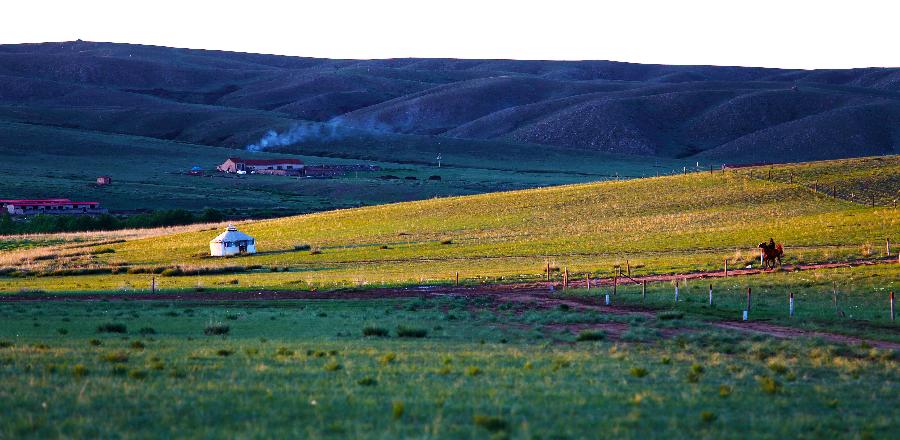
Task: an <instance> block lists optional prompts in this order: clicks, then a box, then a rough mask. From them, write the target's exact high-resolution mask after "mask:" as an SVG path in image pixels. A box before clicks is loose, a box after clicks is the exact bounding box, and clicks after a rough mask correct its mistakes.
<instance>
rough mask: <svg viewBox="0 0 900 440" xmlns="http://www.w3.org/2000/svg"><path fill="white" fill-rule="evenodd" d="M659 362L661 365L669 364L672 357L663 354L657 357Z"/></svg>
mask: <svg viewBox="0 0 900 440" xmlns="http://www.w3.org/2000/svg"><path fill="white" fill-rule="evenodd" d="M659 363H661V364H663V365H669V364H671V363H672V358H670V357H668V356H663V357H661V358H660V359H659Z"/></svg>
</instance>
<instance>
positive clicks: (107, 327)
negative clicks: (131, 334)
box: [97, 322, 128, 333]
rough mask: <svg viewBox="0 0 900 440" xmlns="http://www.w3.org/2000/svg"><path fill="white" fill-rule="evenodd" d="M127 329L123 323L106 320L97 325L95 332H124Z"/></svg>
mask: <svg viewBox="0 0 900 440" xmlns="http://www.w3.org/2000/svg"><path fill="white" fill-rule="evenodd" d="M127 331H128V327H126V326H125V324H119V323H113V322H107V323H106V324H100V325H99V326H97V333H125V332H127Z"/></svg>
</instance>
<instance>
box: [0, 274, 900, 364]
mask: <svg viewBox="0 0 900 440" xmlns="http://www.w3.org/2000/svg"><path fill="white" fill-rule="evenodd" d="M874 264H896V260H894V259H892V260H860V261H854V262H846V263H821V264H810V265H785V266H784V267H783V268H782V269H783V270H786V271H798V270H813V269H830V268H839V267H852V266H861V265H874ZM762 272H763V271H762V270H760V269H734V270H729V271H728V276H729V277H732V276H747V275H755V274H759V273H762ZM724 276H725V273H724V271H712V272H693V273H687V274H677V275H649V276H642V277H634V278H626V279H625V280H624V281H626V282H632V283H640V282H647V283H655V282H670V281H672V280H676V279H677V280H684V279H690V280H693V279H701V278H721V277H724ZM620 280H621V278H620ZM613 282H614V281H613V279H611V278H604V279H597V280H592V281H591V286H592V287H596V286H611V285H612V284H613ZM585 283H586V280H580V281H577V282H576V281H572V282H570V283H569V285H570V287H573V288H576V287H584V286H585ZM561 287H562V286H561V285H560V283H558V282H551V283H546V282H543V283H519V284H488V285H479V286H460V287H452V286H418V287H409V288H385V289H361V290H336V291H323V292H316V291H275V290H263V291H233V292H216V291H213V292H180V293H157V294H148V293H100V294H58V295H56V294H14V295H0V302H44V301H215V302H220V301H256V300H269V301H271V300H324V299H331V300H335V299H340V300H371V299H394V298H411V297H423V298H427V297H439V296H444V297H446V296H465V297H485V296H489V297H492V298H493V299H494V300H496V301H503V302H523V303H529V304H537V305H539V306H541V307H546V308H552V307H558V306H559V305H563V304H564V305H567V306H569V307H570V308H573V309H580V310H594V311H598V312H603V313H611V314H618V315H634V316H644V317H648V318H652V317H654V316H656V312H655V311H653V310H650V309H643V308H640V307H636V306H622V305H616V306H612V305H610V306H607V305H603V304H600V302H599V301H598V300H597V299H593V298H572V297H569V298H563V297H560V296H558V295H555V294H554V292H557V291H558V290H559V289H560V288H561ZM711 325H712V326H714V327H717V328H721V329H726V330H734V331H742V332H748V333H757V334H765V335H769V336H773V337H776V338H785V339H787V338H797V337H808V338H821V339H823V340H826V341H829V342H837V343H847V344H862V343H867V344H869V345H871V346H873V347H877V348H885V349H893V350H900V343H896V342H890V341H879V340H870V339H862V338H857V337H853V336H846V335H841V334H837V333H828V332H818V331H808V330H802V329H798V328H794V327H785V326H779V325H774V324H769V323H765V322H758V321H723V322H714V323H711Z"/></svg>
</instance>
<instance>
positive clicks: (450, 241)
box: [441, 238, 453, 244]
mask: <svg viewBox="0 0 900 440" xmlns="http://www.w3.org/2000/svg"><path fill="white" fill-rule="evenodd" d="M441 244H453V240H450V239H449V238H448V239H446V240H441Z"/></svg>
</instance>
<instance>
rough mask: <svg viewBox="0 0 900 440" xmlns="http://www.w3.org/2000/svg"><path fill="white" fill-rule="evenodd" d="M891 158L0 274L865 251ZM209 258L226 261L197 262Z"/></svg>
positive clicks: (427, 206)
mask: <svg viewBox="0 0 900 440" xmlns="http://www.w3.org/2000/svg"><path fill="white" fill-rule="evenodd" d="M898 169H900V158H898V157H896V156H891V157H884V158H871V159H857V160H847V161H839V162H820V163H813V164H807V165H799V166H785V167H776V168H774V169H773V171H772V172H773V173H774V174H772V175H773V176H781V178H783V179H785V180H786V179H789V178H788V177H784V176H785V175H789V174H790V173H795V176H796V177H795V178H793V179H792V180H791V182H786V181H785V182H780V181H777V180H775V177H773V178H772V180H767V178H768V177H769V174H768V173H769V168H763V169H755V170H751V169H739V170H731V171H728V172H722V171H717V172H715V173H706V172H702V173H692V174H686V175H677V176H666V177H658V178H647V179H638V180H632V181H618V182H603V183H591V184H580V185H569V186H561V187H551V188H542V189H533V190H525V191H512V192H505V193H494V194H485V195H479V196H470V197H451V198H442V199H432V200H426V201H419V202H410V203H402V204H393V205H385V206H377V207H368V208H361V209H350V210H341V211H334V212H328V213H319V214H312V215H306V216H299V217H287V218H282V219H276V220H268V221H259V222H250V223H245V224H241V225H240V228H241V229H242V230H243V231H245V232H247V233H249V234H251V235H253V236H254V237H256V239H257V241H258V249H259V251H260V253H259V254H256V255H252V256H245V257H238V258H227V259H214V258H210V257H208V256H207V254H208V242H209V240H210V239H211V238H212V237H214V236H215V235H216V234H218V232H219V228H220V227H213V228H209V227H205V228H204V227H198V228H197V229H200V230H194V231H192V232H182V233H177V234H165V233H162V235H159V233H153V232H150V234H151V235H153V236H152V237H148V238H145V239H129V240H128V241H126V242H124V243H112V244H109V245H104V246H97V247H95V248H94V250H100V251H101V252H97V253H94V254H92V253H90V252H86V251H85V249H83V248H77V249H74V250H73V249H67V248H66V247H65V246H63V247H60V248H56V249H52V248H42V249H39V250H30V251H25V252H27V253H26V254H21V255H20V254H15V253H6V257H5V259H4V260H5V264H6V265H7V266H8V269H7V271H9V270H13V269H19V270H21V271H22V273H23V274H25V275H28V274H29V273H31V274H41V275H66V274H68V273H70V272H71V271H73V270H75V271H77V270H79V269H96V270H98V271H99V272H101V273H102V272H103V270H106V271H107V272H109V271H110V270H112V271H113V272H115V273H107V274H105V275H96V276H90V277H88V276H80V277H61V278H60V277H49V278H48V277H42V278H32V277H29V276H26V277H25V278H6V279H2V281H0V288H3V289H5V290H7V291H16V290H19V289H21V288H24V287H29V288H39V289H47V290H106V289H117V288H121V287H122V286H123V283H128V284H127V285H134V286H141V285H143V284H144V283H145V282H144V281H140V280H142V279H146V275H140V273H141V272H145V273H149V272H154V271H156V272H160V271H163V270H164V269H166V268H169V269H172V270H171V271H170V272H169V273H170V274H172V275H182V273H181V272H184V275H190V274H192V273H194V274H200V276H198V277H195V276H173V277H163V279H162V280H161V281H160V283H161V286H163V287H164V288H166V287H172V288H174V287H189V286H195V285H197V284H202V285H207V286H215V285H221V284H223V283H225V282H226V281H230V280H232V279H237V280H238V281H237V283H238V286H239V287H240V288H275V287H293V288H304V287H313V286H317V287H325V286H347V285H369V284H375V285H379V284H383V283H392V284H393V283H421V282H424V281H432V282H433V281H440V280H449V279H451V278H452V277H454V276H455V273H456V272H457V271H458V272H460V274H461V277H462V278H463V279H497V278H500V277H503V278H504V279H506V280H516V279H539V278H541V277H542V273H543V272H544V270H545V268H546V265H547V263H548V262H549V263H550V264H551V266H554V267H555V268H560V269H561V268H563V267H567V268H568V269H569V270H570V271H571V272H572V273H573V274H576V275H578V274H586V273H591V274H595V275H601V276H604V275H608V274H609V273H610V272H611V271H612V268H613V266H614V265H618V264H624V263H625V262H626V261H628V264H629V265H630V266H631V267H633V268H634V271H635V273H637V274H647V273H684V272H691V271H697V270H711V269H721V267H722V265H723V261H724V259H725V258H728V259H729V261H730V264H731V265H732V267H733V268H734V267H742V266H745V265H748V264H754V262H755V261H756V259H757V255H758V252H757V250H756V249H755V245H756V244H757V243H759V242H760V241H763V240H766V239H768V237H775V238H776V239H777V240H778V241H779V242H783V243H784V244H785V245H786V249H787V256H786V257H787V259H786V261H787V262H794V263H796V262H803V263H809V262H823V261H834V260H845V259H854V258H867V257H871V256H873V255H876V254H879V253H880V252H882V249H883V246H884V241H885V239H887V238H892V237H894V236H896V233H897V230H898V227H900V226H898V223H897V222H898V218H897V215H896V214H897V210H896V208H894V207H893V201H892V200H893V199H892V198H891V194H893V195H894V196H896V194H897V189H896V188H897V187H896V177H894V176H896V175H897V170H898ZM751 173H755V176H754V177H751ZM804 173H806V174H804ZM807 174H809V175H816V176H817V177H816V179H818V180H819V181H823V182H828V185H830V186H837V187H840V188H842V191H845V192H848V194H849V191H850V190H848V189H847V188H851V189H852V188H854V187H855V186H854V185H856V186H858V188H857V189H856V190H855V191H856V194H868V193H865V192H864V191H870V192H871V194H877V197H876V201H877V202H878V203H877V204H876V206H875V207H871V206H866V204H862V203H854V202H851V201H848V200H844V199H841V198H840V195H841V194H838V196H839V197H838V198H835V197H832V196H831V194H830V192H825V190H824V189H822V188H819V189H820V190H819V192H815V191H814V188H812V187H811V186H812V185H813V183H812V181H811V179H810V178H809V177H807ZM838 175H840V176H843V178H842V179H840V178H838V177H836V176H838ZM829 179H830V180H829ZM864 182H869V183H864ZM822 186H825V184H824V183H823V184H822ZM861 191H862V192H861ZM863 199H864V200H869V199H870V198H869V197H863ZM889 200H891V201H889ZM884 205H888V206H884ZM98 237H100V236H98ZM98 239H101V238H98ZM896 240H897V239H896V238H895V241H896ZM51 257H66V258H51ZM216 268H218V269H216ZM223 268H224V269H223ZM260 269H265V270H260ZM217 270H218V271H225V270H227V271H228V272H232V273H229V274H227V275H203V274H204V273H211V274H214V273H215V272H216V271H217ZM270 270H272V271H271V272H270ZM66 271H69V272H66ZM578 276H582V275H578ZM87 280H89V282H87ZM232 287H233V286H232ZM140 288H143V287H140Z"/></svg>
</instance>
